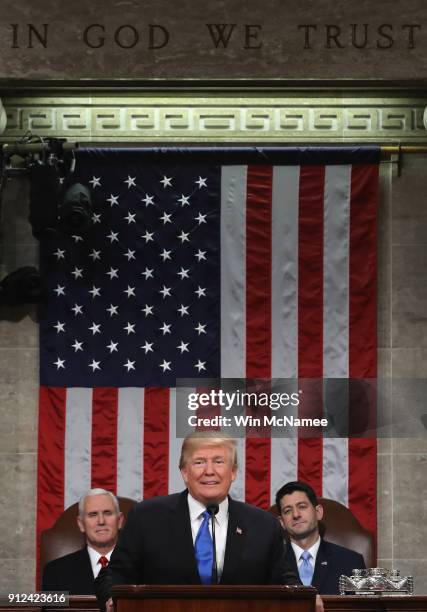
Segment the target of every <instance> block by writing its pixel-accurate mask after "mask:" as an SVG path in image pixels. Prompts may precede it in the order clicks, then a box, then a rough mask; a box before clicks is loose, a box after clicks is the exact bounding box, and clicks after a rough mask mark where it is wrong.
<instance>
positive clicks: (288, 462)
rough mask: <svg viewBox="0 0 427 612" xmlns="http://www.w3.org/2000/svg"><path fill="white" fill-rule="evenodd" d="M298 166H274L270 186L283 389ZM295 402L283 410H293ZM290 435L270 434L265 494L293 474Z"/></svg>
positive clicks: (275, 326) (276, 355)
mask: <svg viewBox="0 0 427 612" xmlns="http://www.w3.org/2000/svg"><path fill="white" fill-rule="evenodd" d="M299 175H300V168H299V166H288V167H274V169H273V190H272V198H273V201H272V262H271V269H272V271H271V274H272V279H271V286H272V295H271V328H272V363H271V371H272V377H273V378H294V379H295V384H294V385H292V388H289V389H283V391H286V392H288V393H293V392H294V391H297V390H298V389H297V386H298V383H297V381H296V376H297V371H298V337H297V333H298V201H299ZM297 412H298V409H297V408H292V407H290V408H289V411H287V412H286V414H287V415H289V416H291V415H293V416H297ZM291 433H292V434H293V437H292V438H291V437H289V438H281V437H277V438H276V437H273V438H272V439H271V482H270V497H271V503H273V502H274V498H275V495H276V491H277V489H279V488H280V487H281V486H282V485H283V484H285V482H288V481H290V480H296V478H297V473H298V463H297V461H298V442H297V439H296V431H292V432H291Z"/></svg>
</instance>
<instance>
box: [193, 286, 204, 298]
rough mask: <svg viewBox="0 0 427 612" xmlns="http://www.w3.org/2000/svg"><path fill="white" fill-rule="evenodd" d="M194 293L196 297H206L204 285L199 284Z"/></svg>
mask: <svg viewBox="0 0 427 612" xmlns="http://www.w3.org/2000/svg"><path fill="white" fill-rule="evenodd" d="M194 293H195V294H196V295H197V297H198V298H201V297H206V287H201V286H200V285H199V286H198V287H197V289H196V291H195V292H194Z"/></svg>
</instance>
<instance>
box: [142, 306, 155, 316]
mask: <svg viewBox="0 0 427 612" xmlns="http://www.w3.org/2000/svg"><path fill="white" fill-rule="evenodd" d="M153 308H154V306H149V305H148V304H145V306H144V308H141V312H143V313H144V314H145V316H146V317H148V315H152V314H153Z"/></svg>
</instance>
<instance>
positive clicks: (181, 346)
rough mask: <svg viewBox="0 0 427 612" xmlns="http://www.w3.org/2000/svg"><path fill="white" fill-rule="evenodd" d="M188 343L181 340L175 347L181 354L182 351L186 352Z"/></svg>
mask: <svg viewBox="0 0 427 612" xmlns="http://www.w3.org/2000/svg"><path fill="white" fill-rule="evenodd" d="M188 344H189V343H188V342H183V341H182V340H181V343H180V344H178V346H177V347H176V348H177V349H178V350H179V351H181V355H182V354H183V353H188Z"/></svg>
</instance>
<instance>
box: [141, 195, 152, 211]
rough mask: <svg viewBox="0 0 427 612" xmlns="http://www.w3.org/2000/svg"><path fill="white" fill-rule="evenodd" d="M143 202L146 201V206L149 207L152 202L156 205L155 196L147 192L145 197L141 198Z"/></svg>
mask: <svg viewBox="0 0 427 612" xmlns="http://www.w3.org/2000/svg"><path fill="white" fill-rule="evenodd" d="M141 202H144V204H145V207H146V208H148V206H150V204H151V205H152V206H154V196H152V195H148V193H146V194H145V198H141Z"/></svg>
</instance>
